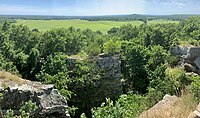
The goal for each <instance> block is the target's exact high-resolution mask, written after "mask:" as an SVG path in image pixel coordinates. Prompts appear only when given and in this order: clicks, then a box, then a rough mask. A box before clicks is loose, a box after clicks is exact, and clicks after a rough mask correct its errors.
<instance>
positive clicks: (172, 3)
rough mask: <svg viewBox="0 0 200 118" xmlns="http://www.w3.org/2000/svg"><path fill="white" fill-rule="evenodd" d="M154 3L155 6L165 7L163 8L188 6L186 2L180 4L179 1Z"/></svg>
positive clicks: (155, 1)
mask: <svg viewBox="0 0 200 118" xmlns="http://www.w3.org/2000/svg"><path fill="white" fill-rule="evenodd" d="M153 3H154V4H155V5H163V6H173V5H175V6H177V7H184V6H186V3H184V2H179V1H178V0H168V1H167V0H166V1H161V0H154V1H153Z"/></svg>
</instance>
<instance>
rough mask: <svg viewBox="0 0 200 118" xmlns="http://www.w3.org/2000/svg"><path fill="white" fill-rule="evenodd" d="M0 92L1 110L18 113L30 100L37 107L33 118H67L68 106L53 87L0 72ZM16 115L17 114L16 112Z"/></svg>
mask: <svg viewBox="0 0 200 118" xmlns="http://www.w3.org/2000/svg"><path fill="white" fill-rule="evenodd" d="M0 92H1V93H3V96H2V100H1V101H0V105H1V107H2V109H3V110H8V109H13V110H15V111H18V110H19V109H20V107H21V106H22V105H23V104H24V103H25V102H27V101H29V100H32V102H35V103H36V105H37V106H38V109H37V110H36V111H35V113H34V115H35V116H34V117H37V118H46V117H50V118H51V117H59V118H62V117H63V118H68V117H69V114H68V112H67V111H66V109H67V107H68V105H67V101H66V100H65V98H64V97H63V96H62V95H60V93H59V92H58V90H57V89H54V86H53V85H45V84H41V83H40V82H32V81H28V80H24V79H21V78H19V77H17V76H15V75H12V74H10V73H8V72H2V71H1V72H0ZM16 113H17V112H16Z"/></svg>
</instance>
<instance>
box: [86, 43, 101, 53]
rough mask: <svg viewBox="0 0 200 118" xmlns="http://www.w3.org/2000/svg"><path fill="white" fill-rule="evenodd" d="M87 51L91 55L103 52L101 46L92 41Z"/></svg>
mask: <svg viewBox="0 0 200 118" xmlns="http://www.w3.org/2000/svg"><path fill="white" fill-rule="evenodd" d="M86 52H87V54H88V55H89V56H97V55H99V54H100V53H101V48H100V47H99V45H98V44H96V43H90V44H89V46H88V47H87V49H86Z"/></svg>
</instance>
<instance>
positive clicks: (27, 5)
mask: <svg viewBox="0 0 200 118" xmlns="http://www.w3.org/2000/svg"><path fill="white" fill-rule="evenodd" d="M0 14H7V15H8V14H10V15H65V16H85V15H88V16H91V15H119V14H152V15H167V14H200V0H0Z"/></svg>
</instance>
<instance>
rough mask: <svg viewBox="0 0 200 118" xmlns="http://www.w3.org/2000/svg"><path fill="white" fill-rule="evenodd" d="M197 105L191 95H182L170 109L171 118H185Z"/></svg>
mask: <svg viewBox="0 0 200 118" xmlns="http://www.w3.org/2000/svg"><path fill="white" fill-rule="evenodd" d="M197 105H198V103H196V102H195V100H194V98H193V96H192V95H191V94H189V93H187V94H185V95H182V96H181V99H180V100H179V101H177V102H176V103H175V104H174V105H173V107H172V109H171V116H172V117H171V118H187V117H188V115H189V114H190V113H191V112H192V111H194V110H195V108H196V107H197Z"/></svg>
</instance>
